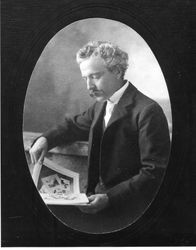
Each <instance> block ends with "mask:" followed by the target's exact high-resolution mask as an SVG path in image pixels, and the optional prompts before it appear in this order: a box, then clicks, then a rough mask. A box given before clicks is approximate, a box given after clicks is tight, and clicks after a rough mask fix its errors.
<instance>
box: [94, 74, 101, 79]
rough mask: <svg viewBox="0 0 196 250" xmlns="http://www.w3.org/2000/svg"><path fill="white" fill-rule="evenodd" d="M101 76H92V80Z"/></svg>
mask: <svg viewBox="0 0 196 250" xmlns="http://www.w3.org/2000/svg"><path fill="white" fill-rule="evenodd" d="M99 78H100V76H99V75H92V79H99Z"/></svg>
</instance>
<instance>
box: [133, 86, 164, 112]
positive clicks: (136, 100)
mask: <svg viewBox="0 0 196 250" xmlns="http://www.w3.org/2000/svg"><path fill="white" fill-rule="evenodd" d="M134 89H135V90H134V96H133V99H132V107H134V108H135V109H138V110H140V111H142V110H144V109H146V108H152V109H161V107H160V105H159V104H158V103H157V102H156V101H155V100H154V99H152V98H150V97H148V96H146V95H145V94H143V93H142V92H141V91H139V90H138V89H137V88H135V87H134Z"/></svg>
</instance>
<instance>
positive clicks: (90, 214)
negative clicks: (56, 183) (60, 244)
mask: <svg viewBox="0 0 196 250" xmlns="http://www.w3.org/2000/svg"><path fill="white" fill-rule="evenodd" d="M23 133H24V147H25V151H26V157H27V161H28V165H29V170H30V172H31V173H32V171H33V168H34V167H35V166H36V164H37V163H40V164H42V163H43V161H44V158H45V157H48V158H49V159H50V160H52V161H54V162H56V163H58V164H60V165H61V166H63V167H64V168H67V169H69V170H70V171H74V172H77V173H79V176H80V178H79V186H80V192H81V193H85V194H86V196H87V197H88V202H87V203H86V204H83V205H82V206H80V205H78V206H66V205H65V206H63V205H61V206H53V205H48V206H49V209H50V210H51V211H52V212H53V213H54V214H55V215H56V216H57V217H58V218H59V219H60V220H61V221H62V222H63V223H64V224H66V225H67V226H69V227H71V228H73V229H76V230H79V231H82V232H88V233H97V234H99V233H108V232H113V231H117V230H121V229H123V228H126V227H127V226H129V225H131V224H132V223H134V222H135V221H136V220H137V219H138V218H140V217H141V216H142V215H143V214H144V213H145V211H146V210H147V209H148V207H149V206H150V204H151V203H152V202H153V200H154V198H155V196H156V194H157V192H158V190H159V188H160V185H161V183H162V181H163V179H164V174H165V171H166V168H167V164H168V161H169V155H170V143H171V136H172V117H171V107H170V100H169V93H168V89H167V85H166V82H165V78H164V75H163V72H162V70H161V67H160V65H159V63H158V60H157V58H156V57H155V55H154V54H153V51H152V50H151V48H150V47H149V45H148V44H147V42H146V41H145V40H144V39H143V38H142V37H141V36H140V34H138V33H137V32H136V31H135V30H133V29H132V28H131V27H129V26H127V25H125V24H123V23H120V22H117V21H113V20H109V19H104V18H89V19H84V20H80V21H76V22H74V23H71V24H70V25H68V26H66V27H65V28H63V29H62V30H60V31H59V32H58V33H57V34H56V35H55V36H54V37H53V38H52V39H51V40H50V41H49V42H48V44H47V45H46V47H45V48H44V50H43V52H42V54H41V55H40V57H39V60H38V61H37V63H36V65H35V68H34V70H33V72H32V75H31V78H30V81H29V86H28V89H27V93H26V98H25V105H24V116H23ZM53 177H55V178H56V176H55V175H53ZM45 178H47V177H45ZM56 179H57V178H56ZM56 179H55V180H56ZM46 180H47V179H46ZM43 181H44V180H43ZM62 182H63V179H62ZM66 185H67V183H66Z"/></svg>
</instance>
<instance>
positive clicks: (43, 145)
mask: <svg viewBox="0 0 196 250" xmlns="http://www.w3.org/2000/svg"><path fill="white" fill-rule="evenodd" d="M94 105H95V104H94ZM94 105H93V106H92V107H91V108H89V109H88V110H87V111H85V112H83V113H82V114H79V115H76V116H73V117H66V118H65V120H64V122H63V123H61V124H59V125H57V126H55V127H53V128H52V129H50V130H48V131H46V132H45V133H43V134H42V135H41V136H40V137H39V138H37V139H36V140H35V141H34V142H33V145H32V147H31V149H30V151H29V153H30V157H31V161H32V163H33V164H35V163H36V162H37V161H40V163H41V162H43V160H44V157H45V155H46V153H47V151H48V150H50V149H52V148H54V147H56V146H61V145H66V144H68V143H71V142H74V141H87V140H88V135H89V130H90V126H91V123H92V120H93V116H94Z"/></svg>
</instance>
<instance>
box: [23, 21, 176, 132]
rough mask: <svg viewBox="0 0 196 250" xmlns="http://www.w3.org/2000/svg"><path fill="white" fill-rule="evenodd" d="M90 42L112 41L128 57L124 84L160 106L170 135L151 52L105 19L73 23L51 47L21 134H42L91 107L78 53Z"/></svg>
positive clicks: (30, 94)
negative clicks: (78, 63) (129, 83)
mask: <svg viewBox="0 0 196 250" xmlns="http://www.w3.org/2000/svg"><path fill="white" fill-rule="evenodd" d="M89 40H105V41H106V40H107V41H111V42H114V43H116V44H117V45H119V46H120V47H121V48H122V49H123V50H125V51H126V52H128V54H129V57H130V60H129V65H130V66H129V69H128V71H127V73H126V78H127V79H129V80H130V81H131V82H132V83H133V84H134V85H135V86H136V87H137V88H138V89H139V90H141V91H142V92H143V93H144V94H146V95H147V96H149V97H151V98H153V99H155V100H156V101H157V102H158V103H159V104H160V105H161V106H162V108H163V110H164V112H165V114H166V116H167V119H168V122H169V125H170V130H171V122H172V120H171V108H170V102H169V95H168V90H167V86H166V83H165V80H164V76H163V74H162V71H161V69H160V66H159V64H158V62H157V60H156V58H155V56H154V54H153V53H152V51H151V49H150V48H149V46H148V45H147V43H146V42H145V41H144V39H143V38H142V37H141V36H140V35H139V34H138V33H137V32H135V31H134V30H132V29H131V28H130V27H128V26H126V25H124V24H122V23H119V22H116V21H112V20H108V19H103V18H91V19H85V20H81V21H78V22H75V23H72V24H70V25H69V26H67V27H65V28H64V29H62V30H61V31H59V32H58V33H57V34H56V35H55V36H54V37H53V38H52V39H51V40H50V41H49V42H48V44H47V46H46V47H45V49H44V50H43V52H42V54H41V56H40V58H39V60H38V62H37V64H36V66H35V68H34V71H33V72H32V76H31V79H30V82H29V86H28V90H27V93H26V100H25V106H24V125H23V130H24V131H31V132H43V131H45V130H46V129H48V128H50V127H51V126H52V125H54V124H55V123H58V122H60V121H62V120H63V116H64V114H66V113H69V114H77V113H79V112H81V111H83V110H85V109H86V108H87V107H88V106H89V105H90V104H91V103H92V101H93V100H92V99H91V98H90V97H89V96H88V92H87V91H86V85H85V83H84V81H83V80H82V79H81V75H80V71H79V68H78V65H77V63H76V61H75V54H76V52H77V51H78V49H80V48H81V47H82V46H83V45H84V44H85V43H87V42H88V41H89Z"/></svg>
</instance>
